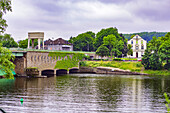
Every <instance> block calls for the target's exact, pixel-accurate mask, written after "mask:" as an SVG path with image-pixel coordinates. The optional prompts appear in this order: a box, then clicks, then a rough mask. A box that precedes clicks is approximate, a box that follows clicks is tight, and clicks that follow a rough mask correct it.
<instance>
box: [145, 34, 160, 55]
mask: <svg viewBox="0 0 170 113" xmlns="http://www.w3.org/2000/svg"><path fill="white" fill-rule="evenodd" d="M160 45H161V40H160V39H158V38H156V37H153V39H152V40H150V41H149V43H148V45H147V48H148V49H149V50H150V51H154V52H155V53H156V54H157V53H158V49H159V47H160Z"/></svg>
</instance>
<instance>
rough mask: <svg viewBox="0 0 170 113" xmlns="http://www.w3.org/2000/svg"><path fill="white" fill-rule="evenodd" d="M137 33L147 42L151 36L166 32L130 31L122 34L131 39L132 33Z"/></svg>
mask: <svg viewBox="0 0 170 113" xmlns="http://www.w3.org/2000/svg"><path fill="white" fill-rule="evenodd" d="M137 34H138V35H139V36H141V37H142V38H143V39H144V40H146V41H147V42H148V41H150V40H152V37H154V36H155V37H162V36H165V35H166V34H167V32H141V33H131V34H123V36H124V37H125V38H127V39H131V37H132V35H133V36H134V35H137Z"/></svg>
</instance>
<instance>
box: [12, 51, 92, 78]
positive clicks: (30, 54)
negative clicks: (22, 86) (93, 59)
mask: <svg viewBox="0 0 170 113" xmlns="http://www.w3.org/2000/svg"><path fill="white" fill-rule="evenodd" d="M12 52H13V54H14V55H15V56H16V58H15V61H14V64H15V65H16V67H15V72H16V73H17V74H19V75H29V74H30V75H32V74H33V75H34V74H35V75H39V76H41V75H47V74H51V75H56V74H59V73H64V74H68V73H69V72H75V71H77V70H78V69H79V67H72V68H70V69H69V71H68V70H65V69H56V68H55V65H56V63H57V61H59V60H62V59H63V58H60V57H58V58H57V57H50V56H49V52H50V51H12ZM90 54H91V53H90ZM94 55H95V54H91V55H90V56H94ZM65 58H66V57H65Z"/></svg>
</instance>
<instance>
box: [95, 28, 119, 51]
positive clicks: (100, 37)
mask: <svg viewBox="0 0 170 113" xmlns="http://www.w3.org/2000/svg"><path fill="white" fill-rule="evenodd" d="M111 34H113V35H115V36H116V38H117V39H118V40H120V39H122V37H120V35H119V34H118V30H117V28H113V27H110V28H107V29H102V30H101V31H99V32H98V33H97V34H96V38H95V40H94V48H95V50H96V49H97V48H98V47H99V46H101V45H102V44H103V38H104V37H105V36H108V35H111Z"/></svg>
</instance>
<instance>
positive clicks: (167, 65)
mask: <svg viewBox="0 0 170 113" xmlns="http://www.w3.org/2000/svg"><path fill="white" fill-rule="evenodd" d="M164 69H167V70H169V71H170V63H168V64H165V65H164Z"/></svg>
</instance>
